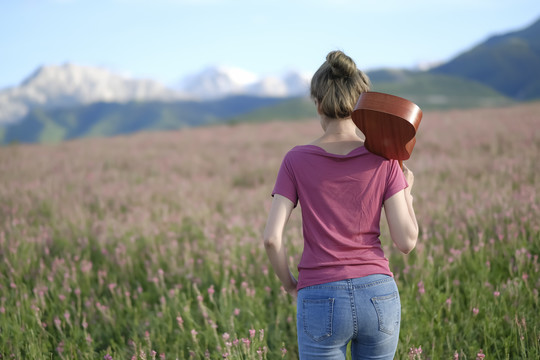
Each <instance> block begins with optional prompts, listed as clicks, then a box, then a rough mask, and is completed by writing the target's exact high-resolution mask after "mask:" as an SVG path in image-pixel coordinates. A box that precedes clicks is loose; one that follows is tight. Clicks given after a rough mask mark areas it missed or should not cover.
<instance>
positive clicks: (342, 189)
mask: <svg viewBox="0 0 540 360" xmlns="http://www.w3.org/2000/svg"><path fill="white" fill-rule="evenodd" d="M407 186H408V185H407V182H406V180H405V176H404V175H403V172H402V171H401V169H400V167H399V163H398V162H397V161H396V160H387V159H385V158H383V157H380V156H377V155H375V154H372V153H370V152H369V151H368V150H367V149H366V148H365V147H363V146H361V147H358V148H356V149H354V150H352V151H351V152H350V153H348V154H347V155H337V154H331V153H328V152H326V151H325V150H324V149H322V148H321V147H318V146H315V145H301V146H296V147H294V148H293V149H291V150H290V151H289V152H288V153H287V154H286V155H285V158H284V159H283V162H282V164H281V167H280V169H279V173H278V176H277V180H276V184H275V187H274V190H273V192H272V196H273V195H274V194H279V195H282V196H285V197H287V198H288V199H289V200H291V201H292V202H293V203H294V204H295V206H296V205H297V204H298V201H300V205H301V209H302V227H303V234H304V251H303V253H302V258H301V260H300V263H299V264H298V271H299V275H298V289H301V288H303V287H306V286H311V285H317V284H322V283H326V282H331V281H337V280H343V279H351V278H356V277H362V276H367V275H371V274H387V275H390V276H393V274H392V272H391V271H390V268H389V266H388V259H387V258H386V257H385V256H384V252H383V250H382V248H381V242H380V240H379V236H380V227H379V222H380V218H381V211H382V206H383V203H384V201H385V200H386V199H388V198H389V197H391V196H392V195H394V194H395V193H397V192H398V191H400V190H402V189H404V188H406V187H407Z"/></svg>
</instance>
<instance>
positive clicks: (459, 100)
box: [368, 70, 513, 109]
mask: <svg viewBox="0 0 540 360" xmlns="http://www.w3.org/2000/svg"><path fill="white" fill-rule="evenodd" d="M368 75H369V76H370V78H371V80H372V83H373V87H372V90H373V91H379V92H384V93H388V94H393V95H397V96H401V97H404V98H406V99H408V100H411V101H413V102H415V103H416V104H418V106H420V108H422V109H455V108H473V107H488V106H504V105H509V104H511V103H513V101H512V100H511V99H509V98H508V97H506V96H504V95H502V94H501V93H499V92H497V91H495V90H493V89H492V88H490V87H488V86H486V85H483V84H481V83H479V82H477V81H471V80H467V79H463V78H459V77H454V76H448V75H442V74H432V73H428V72H421V71H407V70H380V71H377V72H373V73H369V74H368Z"/></svg>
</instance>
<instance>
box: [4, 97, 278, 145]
mask: <svg viewBox="0 0 540 360" xmlns="http://www.w3.org/2000/svg"><path fill="white" fill-rule="evenodd" d="M282 101H283V99H281V98H260V97H248V96H236V97H230V98H227V99H222V100H216V101H207V102H197V101H180V102H170V103H163V102H130V103H94V104H90V105H86V106H78V107H73V108H62V109H53V110H44V109H36V110H33V111H31V112H30V113H29V114H28V115H27V116H26V117H25V118H24V119H23V120H22V121H20V122H18V123H16V124H13V125H10V126H7V127H5V128H4V129H3V130H0V135H3V136H0V143H4V144H6V143H11V142H25V143H35V142H39V143H54V142H59V141H62V140H68V139H74V138H79V137H87V136H114V135H120V134H131V133H134V132H138V131H149V130H171V129H180V128H183V127H193V126H201V125H209V124H214V123H220V122H224V121H227V119H230V118H233V117H236V116H239V115H241V114H243V113H246V112H250V111H253V110H254V109H259V108H264V107H267V106H270V105H273V104H276V103H279V102H282Z"/></svg>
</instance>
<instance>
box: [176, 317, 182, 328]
mask: <svg viewBox="0 0 540 360" xmlns="http://www.w3.org/2000/svg"><path fill="white" fill-rule="evenodd" d="M176 322H177V323H178V326H180V327H181V328H183V327H184V319H182V317H181V316H177V317H176Z"/></svg>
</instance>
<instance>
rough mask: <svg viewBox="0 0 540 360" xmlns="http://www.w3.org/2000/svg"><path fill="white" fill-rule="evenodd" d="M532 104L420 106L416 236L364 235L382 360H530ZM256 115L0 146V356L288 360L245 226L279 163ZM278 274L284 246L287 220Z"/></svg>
mask: <svg viewBox="0 0 540 360" xmlns="http://www.w3.org/2000/svg"><path fill="white" fill-rule="evenodd" d="M539 110H540V108H539V107H538V104H533V105H530V106H521V107H513V108H506V109H496V110H471V111H467V112H465V111H462V112H458V111H453V112H443V113H428V114H426V115H425V116H424V119H423V120H422V121H423V123H422V124H421V127H420V132H419V136H418V140H417V145H416V148H415V150H414V153H413V157H412V159H411V160H410V161H408V162H407V165H408V166H409V167H410V168H411V169H412V170H413V171H414V173H415V176H416V181H415V189H414V191H413V193H414V195H415V207H416V209H417V216H418V219H419V223H420V227H421V234H420V239H419V242H418V246H417V248H416V249H415V250H414V251H413V252H412V253H411V254H410V255H408V256H405V255H402V254H400V253H399V252H398V251H396V250H395V249H394V248H393V246H392V245H391V243H390V241H389V237H388V231H387V229H386V227H385V226H384V224H383V227H382V239H383V244H384V247H385V251H386V254H387V256H388V257H389V260H390V264H391V268H392V270H393V272H394V274H395V277H396V281H397V283H398V287H399V289H400V296H401V301H402V326H401V332H400V343H399V347H398V353H397V355H396V358H398V359H482V358H484V357H485V358H486V359H537V358H540V329H539V327H540V316H539V311H538V310H539V299H538V290H539V288H540V279H539V274H540V265H539V261H538V255H539V254H540V223H539V221H538V219H539V218H540V217H539V215H540V211H539V203H540V202H539V195H538V194H539V191H538V190H540V189H539V181H538V174H539V173H540V172H539V170H540V168H539V163H538V161H537V155H538V153H539V150H540V134H539V132H538V130H537V120H536V114H537V113H538V111H539ZM318 132H319V129H318V123H317V121H316V120H314V122H313V123H312V124H310V123H305V122H304V123H269V124H259V125H237V126H228V127H215V128H207V129H196V130H195V129H194V130H186V131H180V132H169V133H152V134H139V135H135V136H131V137H118V138H113V139H89V140H84V141H76V142H66V143H61V144H58V145H55V146H45V145H39V146H21V145H13V146H9V147H4V148H0V174H1V175H0V180H1V182H0V358H1V359H163V358H165V359H190V358H192V359H205V358H209V359H223V358H226V359H282V358H284V359H296V358H297V345H296V325H295V320H296V319H295V304H294V303H293V300H292V298H290V297H289V296H288V295H287V294H286V293H285V292H284V291H283V289H282V288H281V286H280V283H279V281H278V279H277V277H276V276H275V274H274V273H273V272H272V269H271V268H269V262H268V260H267V259H266V255H265V252H264V248H263V246H262V243H261V239H260V234H261V232H262V228H263V226H264V222H265V220H266V214H267V210H268V207H269V204H270V197H269V193H270V191H271V188H272V186H273V182H274V180H275V175H276V173H277V168H278V166H279V163H280V161H281V158H282V156H283V155H284V153H285V152H286V151H287V150H288V149H289V148H290V147H291V146H292V145H294V144H296V143H302V142H305V141H307V140H309V139H311V138H313V137H315V136H316V135H317V133H318ZM286 238H287V241H288V247H289V253H290V254H291V259H290V261H291V264H295V263H296V262H297V261H298V259H299V256H300V253H301V250H302V238H301V221H300V217H299V214H298V211H296V212H295V213H294V214H293V217H292V219H291V222H290V224H289V227H288V228H287V232H286Z"/></svg>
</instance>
